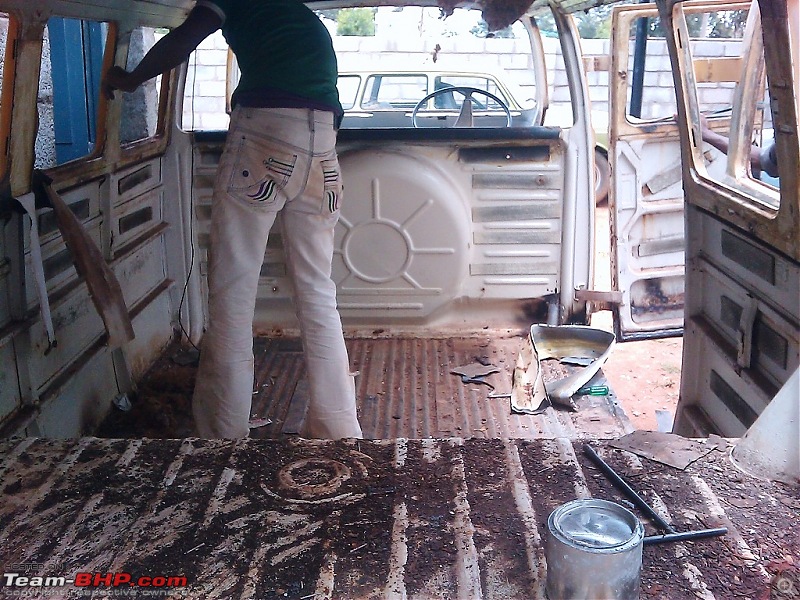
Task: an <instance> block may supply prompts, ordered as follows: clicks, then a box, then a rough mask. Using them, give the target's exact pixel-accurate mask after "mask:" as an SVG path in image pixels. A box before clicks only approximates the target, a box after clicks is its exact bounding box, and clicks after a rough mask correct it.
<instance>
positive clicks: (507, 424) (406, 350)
mask: <svg viewBox="0 0 800 600" xmlns="http://www.w3.org/2000/svg"><path fill="white" fill-rule="evenodd" d="M523 341H524V338H523V337H522V336H521V335H519V334H511V333H507V332H505V333H498V332H494V333H491V334H486V335H481V336H473V337H425V338H415V337H386V338H380V337H378V338H374V337H371V338H349V339H348V340H347V346H348V351H349V354H350V363H351V366H352V368H353V370H354V371H355V372H357V373H358V375H357V376H356V398H357V400H358V414H359V420H360V422H361V426H362V429H363V431H364V436H365V437H366V438H368V439H394V438H398V437H404V438H441V437H461V438H474V437H478V438H517V439H533V438H555V437H568V438H577V437H580V436H582V435H592V434H594V435H599V436H606V437H608V436H611V435H617V434H619V435H621V434H623V433H628V432H630V431H632V430H633V427H632V426H631V424H630V421H629V420H628V418H627V416H626V415H625V413H624V411H623V410H622V408H621V406H620V405H619V403H618V401H617V399H616V397H615V396H614V395H613V392H612V393H610V394H609V395H608V396H583V397H579V398H577V399H576V403H577V404H578V407H579V409H580V410H579V411H578V412H570V411H568V410H564V409H559V408H550V409H548V410H547V411H545V412H544V413H543V414H541V415H534V416H531V415H519V414H512V413H511V410H510V400H509V399H508V398H489V394H492V393H494V394H499V393H506V392H510V391H511V381H512V373H513V370H514V364H515V362H516V359H517V355H518V353H519V351H520V349H521V347H522V345H523ZM254 347H255V355H256V388H255V390H256V392H255V395H254V397H253V414H254V415H255V416H257V417H260V418H267V419H269V420H271V421H272V424H271V425H268V426H266V427H263V428H259V429H257V430H253V431H252V432H251V436H252V437H259V438H277V437H281V436H282V435H285V434H293V433H296V432H297V431H298V430H299V426H300V423H301V421H302V418H303V414H304V409H305V404H306V402H307V384H306V380H305V373H304V371H305V366H304V361H303V355H302V348H301V345H300V341H299V340H297V339H291V338H289V339H284V338H277V339H276V338H272V339H271V338H266V337H259V338H256V340H255V346H254ZM467 364H472V365H479V364H483V365H486V364H490V365H493V366H495V367H497V368H498V369H499V372H497V373H494V374H492V375H489V376H487V377H486V378H485V380H486V382H487V383H490V384H491V385H492V386H493V388H492V387H489V386H487V385H483V384H475V383H473V384H464V383H462V381H461V378H460V377H459V376H457V375H453V374H452V373H451V370H452V369H454V368H456V367H459V366H462V365H467ZM542 368H543V372H544V376H545V379H546V380H549V379H558V378H560V377H563V376H565V375H566V374H567V373H568V372H569V371H570V370H571V369H573V368H575V367H569V366H565V365H561V364H559V363H558V362H557V361H553V360H547V361H543V362H542ZM594 383H598V384H600V383H605V380H604V378H603V376H602V373H600V374H598V376H597V377H596V379H595V381H594Z"/></svg>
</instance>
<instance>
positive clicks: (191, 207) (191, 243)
mask: <svg viewBox="0 0 800 600" xmlns="http://www.w3.org/2000/svg"><path fill="white" fill-rule="evenodd" d="M193 67H194V73H193V74H192V129H194V102H195V83H196V81H197V54H195V55H194V64H193ZM191 171H192V172H194V153H192V168H191ZM190 189H191V186H190ZM189 246H190V248H191V254H190V257H189V272H188V273H186V281H185V282H184V284H183V291H182V292H181V301H180V303H179V304H178V326H179V327H180V328H181V331H182V332H183V335H185V336H186V339H187V340H188V341H189V343H190V344H191V345H192V347H193V348H194V349H195V350H197V352H198V354H199V353H200V348H198V347H197V346H196V345H195V343H194V342H193V341H192V338H191V337H189V332H188V331H186V328H185V327H184V326H183V317H182V313H183V301H184V300H185V299H186V291H187V289H188V288H189V279H190V278H191V276H192V271H194V202H193V200H192V194H191V193H190V194H189Z"/></svg>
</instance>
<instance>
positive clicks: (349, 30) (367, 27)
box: [336, 8, 375, 36]
mask: <svg viewBox="0 0 800 600" xmlns="http://www.w3.org/2000/svg"><path fill="white" fill-rule="evenodd" d="M336 35H362V36H371V35H375V11H374V10H373V9H371V8H343V9H342V10H340V11H339V12H338V13H337V15H336Z"/></svg>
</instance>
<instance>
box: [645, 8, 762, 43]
mask: <svg viewBox="0 0 800 600" xmlns="http://www.w3.org/2000/svg"><path fill="white" fill-rule="evenodd" d="M746 23H747V11H746V10H730V11H720V12H708V13H697V14H690V15H687V16H686V28H687V29H688V30H689V37H692V38H741V37H742V36H743V35H744V27H745V24H746ZM648 31H649V36H650V37H659V38H661V37H664V28H663V27H662V25H661V20H660V19H658V18H656V19H650V22H649V24H648Z"/></svg>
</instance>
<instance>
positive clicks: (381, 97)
mask: <svg viewBox="0 0 800 600" xmlns="http://www.w3.org/2000/svg"><path fill="white" fill-rule="evenodd" d="M427 93H428V78H427V77H426V76H425V75H370V76H369V78H368V79H367V84H366V86H365V87H364V97H363V98H362V100H361V108H364V109H367V110H374V109H381V108H384V109H395V110H396V109H408V110H411V109H413V108H414V107H415V106H416V105H417V102H419V101H420V100H422V99H423V98H424V97H425V96H426V95H427Z"/></svg>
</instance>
